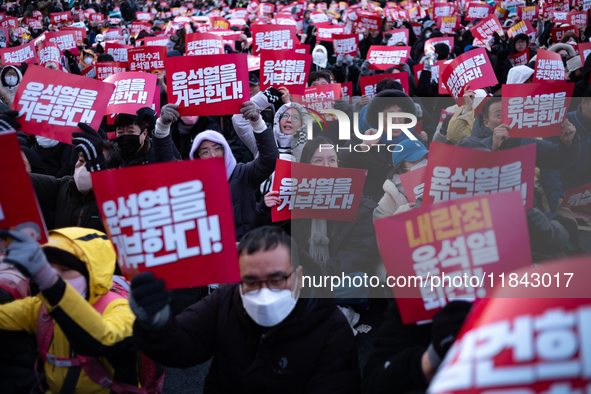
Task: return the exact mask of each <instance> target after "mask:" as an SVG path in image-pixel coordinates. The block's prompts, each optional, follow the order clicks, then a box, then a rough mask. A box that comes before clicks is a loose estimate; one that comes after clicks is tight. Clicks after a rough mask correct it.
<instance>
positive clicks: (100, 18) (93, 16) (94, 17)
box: [89, 12, 105, 23]
mask: <svg viewBox="0 0 591 394" xmlns="http://www.w3.org/2000/svg"><path fill="white" fill-rule="evenodd" d="M89 19H90V21H91V22H97V23H98V22H104V21H105V16H104V15H103V14H99V13H97V12H95V13H93V14H90V15H89Z"/></svg>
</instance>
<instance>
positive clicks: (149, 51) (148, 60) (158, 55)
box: [127, 46, 167, 72]
mask: <svg viewBox="0 0 591 394" xmlns="http://www.w3.org/2000/svg"><path fill="white" fill-rule="evenodd" d="M166 52H167V48H166V47H157V46H149V47H148V46H143V47H139V48H131V49H128V50H127V63H128V68H129V71H147V72H153V71H162V70H164V59H166Z"/></svg>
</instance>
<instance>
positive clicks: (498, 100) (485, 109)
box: [482, 96, 502, 119]
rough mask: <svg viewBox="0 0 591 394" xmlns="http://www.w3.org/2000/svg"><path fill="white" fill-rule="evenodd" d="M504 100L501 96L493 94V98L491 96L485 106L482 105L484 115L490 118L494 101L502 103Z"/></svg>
mask: <svg viewBox="0 0 591 394" xmlns="http://www.w3.org/2000/svg"><path fill="white" fill-rule="evenodd" d="M501 100H502V97H501V96H493V97H491V98H489V99H488V100H486V103H484V106H483V107H482V117H483V118H484V119H488V116H489V113H488V112H489V109H490V106H491V105H493V104H494V103H500V102H501Z"/></svg>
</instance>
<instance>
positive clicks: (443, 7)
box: [433, 3, 454, 20]
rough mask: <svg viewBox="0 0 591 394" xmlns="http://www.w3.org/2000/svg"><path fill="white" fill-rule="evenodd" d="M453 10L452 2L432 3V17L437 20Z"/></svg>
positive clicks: (449, 14)
mask: <svg viewBox="0 0 591 394" xmlns="http://www.w3.org/2000/svg"><path fill="white" fill-rule="evenodd" d="M453 12H454V6H453V4H448V3H434V4H433V19H434V20H437V18H440V17H447V16H452V14H453Z"/></svg>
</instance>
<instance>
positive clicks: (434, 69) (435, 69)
mask: <svg viewBox="0 0 591 394" xmlns="http://www.w3.org/2000/svg"><path fill="white" fill-rule="evenodd" d="M444 63H445V60H440V61H438V62H435V64H433V65H432V66H431V83H433V82H435V83H438V82H439V74H440V68H441V67H440V66H441V65H442V64H444ZM413 68H414V70H415V77H416V81H417V83H418V81H419V78H421V73H422V72H423V69H424V68H425V64H417V65H415V66H414V67H413ZM439 87H441V84H440V83H439ZM443 94H447V92H444V93H443Z"/></svg>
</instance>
